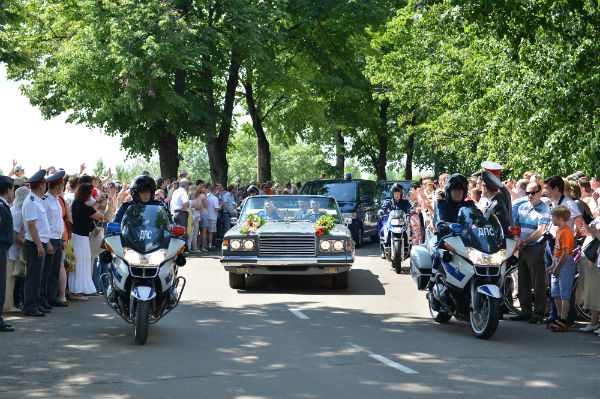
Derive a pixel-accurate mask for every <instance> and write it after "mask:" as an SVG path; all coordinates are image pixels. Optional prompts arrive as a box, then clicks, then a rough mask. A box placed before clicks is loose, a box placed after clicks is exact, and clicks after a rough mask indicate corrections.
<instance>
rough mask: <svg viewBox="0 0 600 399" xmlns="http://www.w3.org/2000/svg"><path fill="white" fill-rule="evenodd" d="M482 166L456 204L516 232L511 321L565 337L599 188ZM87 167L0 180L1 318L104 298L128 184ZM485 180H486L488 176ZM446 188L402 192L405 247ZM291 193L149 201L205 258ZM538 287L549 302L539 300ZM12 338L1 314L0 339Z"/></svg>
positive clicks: (255, 189)
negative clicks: (248, 217)
mask: <svg viewBox="0 0 600 399" xmlns="http://www.w3.org/2000/svg"><path fill="white" fill-rule="evenodd" d="M490 165H491V166H490ZM484 166H486V165H484ZM487 166H488V168H487V170H486V171H484V172H478V173H475V174H473V175H472V176H471V177H470V178H469V179H465V181H464V185H465V187H464V189H465V190H464V191H465V197H466V200H472V201H474V202H475V203H476V204H477V206H478V207H479V208H481V209H482V211H485V210H486V209H492V210H493V211H494V212H495V213H496V215H497V216H498V218H499V219H500V221H501V224H502V228H503V229H505V230H506V229H507V228H508V226H509V225H516V226H519V227H520V228H521V234H520V235H519V236H518V237H515V240H516V241H517V245H518V248H519V260H518V262H519V263H518V268H519V281H518V289H519V292H518V297H519V300H520V305H521V313H519V314H518V315H517V316H515V317H514V319H515V320H526V321H529V322H531V323H546V324H548V325H549V326H551V328H552V329H553V331H564V330H566V329H567V328H568V327H569V326H570V325H572V324H573V321H574V312H573V309H572V307H573V306H572V305H573V301H572V295H573V292H572V280H573V276H574V274H575V262H574V260H573V251H574V249H575V242H576V239H578V238H585V237H589V238H588V239H587V240H586V243H587V242H589V241H592V240H593V239H594V238H595V239H596V240H597V239H598V238H600V232H599V230H598V228H599V227H600V200H599V197H600V181H599V180H598V177H597V176H592V177H590V178H588V177H587V176H585V175H584V174H583V173H581V172H577V173H575V174H573V175H570V176H567V177H566V178H562V177H559V176H551V177H548V178H542V176H541V175H540V174H539V173H536V172H535V171H529V172H526V173H525V174H523V176H522V177H520V178H519V179H518V180H516V181H515V180H513V179H508V180H505V181H503V182H499V177H500V174H501V171H502V168H501V167H500V166H499V165H498V164H495V163H490V164H488V165H487ZM85 169H86V167H85V164H82V165H81V167H80V171H79V172H78V173H76V174H71V175H67V174H66V173H65V171H64V170H61V169H57V168H54V167H52V166H51V167H48V168H46V169H40V170H39V171H36V172H35V173H33V174H32V175H31V177H29V178H27V177H25V170H24V168H23V167H21V166H19V165H17V164H16V162H14V161H13V168H12V170H11V171H10V173H9V174H8V176H1V177H0V227H1V228H0V301H2V302H1V303H0V310H4V311H12V312H23V314H24V315H25V316H30V317H44V316H45V315H46V314H48V313H51V311H52V308H53V307H65V306H68V300H86V299H87V298H88V297H89V296H94V295H98V294H99V293H101V292H102V284H101V283H100V278H99V276H100V275H101V274H102V273H105V272H106V270H107V267H108V265H105V264H102V263H101V262H100V261H99V259H98V255H99V254H100V252H101V251H102V249H101V248H100V243H101V240H102V234H101V233H100V232H101V231H102V229H103V228H104V227H106V225H107V224H108V223H109V222H111V221H113V220H115V217H117V219H118V218H119V215H117V211H118V210H119V208H120V207H121V205H122V204H124V203H127V202H128V201H131V200H132V198H131V192H130V185H129V184H128V183H127V182H126V181H118V180H117V179H114V178H113V176H112V174H111V172H110V170H109V172H108V176H90V175H87V174H85ZM490 173H491V174H493V175H494V176H496V177H495V178H494V179H492V178H490ZM144 174H145V175H148V173H147V172H144ZM321 178H324V176H323V175H322V176H321ZM449 179H451V180H452V179H454V177H451V176H450V175H449V174H442V175H440V176H439V177H438V178H437V179H435V180H434V179H433V178H428V177H426V178H423V179H421V180H420V181H419V182H415V183H413V184H412V185H411V186H410V190H409V192H408V193H407V195H406V197H407V200H408V201H409V203H410V205H411V206H412V208H413V209H415V210H416V211H417V212H416V213H415V215H413V217H412V218H411V227H412V228H411V241H412V243H413V244H417V243H421V242H423V241H424V240H427V239H428V237H431V236H432V235H433V234H434V233H436V229H437V228H438V227H439V226H436V218H438V217H439V215H438V214H439V213H440V204H441V203H442V202H443V201H445V200H446V195H447V193H448V192H449V191H448V190H444V188H447V181H448V180H449ZM301 188H302V184H301V183H300V182H298V183H292V182H286V183H285V184H282V185H279V184H277V183H273V182H270V181H269V182H265V183H258V182H256V181H250V182H249V184H247V185H244V184H242V182H241V179H240V178H235V180H234V182H233V183H232V184H230V185H228V186H227V187H223V186H222V185H221V184H212V183H210V182H204V181H203V180H201V179H199V180H192V179H191V177H190V176H189V173H188V172H187V171H185V170H182V171H181V172H180V174H179V177H178V178H177V179H164V178H162V177H159V178H157V179H156V190H155V192H154V198H153V200H154V201H157V202H159V203H162V204H164V205H165V206H166V207H167V208H168V209H169V212H170V213H171V214H172V216H173V221H174V222H175V223H176V224H178V225H182V226H185V227H186V240H187V243H186V250H187V251H188V252H207V251H211V250H213V249H215V248H219V246H218V242H219V239H220V238H222V236H223V234H224V233H225V232H226V231H227V230H228V229H229V228H230V226H231V218H235V217H237V216H238V215H237V209H238V206H239V205H240V204H241V202H242V201H243V199H244V198H245V197H246V196H248V195H255V194H265V195H273V194H298V193H299V192H300V190H301ZM463 200H465V198H463ZM436 213H437V214H436ZM9 220H10V226H9V225H7V223H8V221H9ZM506 233H507V234H508V232H506ZM548 234H550V238H548ZM544 238H545V239H544ZM584 245H585V244H584ZM599 251H600V249H596V252H595V255H594V256H592V255H590V256H589V257H585V256H584V257H582V258H581V259H580V261H579V272H580V279H581V280H583V281H584V285H585V288H584V292H585V298H584V301H585V304H584V306H585V308H586V309H589V311H590V312H591V316H592V320H591V322H590V323H589V325H588V326H586V327H584V328H582V331H587V332H590V331H594V332H596V333H597V334H600V319H599V317H600V272H599V270H600V258H599V257H598V252H599ZM2 262H4V263H2ZM3 277H5V279H3ZM548 286H550V287H551V290H550V292H551V299H550V301H548V300H547V299H546V289H547V287H548ZM533 298H535V301H534V300H533ZM533 301H534V302H533ZM0 316H1V313H0ZM12 330H13V327H12V326H10V325H9V324H7V323H4V322H3V321H2V318H1V317H0V331H12Z"/></svg>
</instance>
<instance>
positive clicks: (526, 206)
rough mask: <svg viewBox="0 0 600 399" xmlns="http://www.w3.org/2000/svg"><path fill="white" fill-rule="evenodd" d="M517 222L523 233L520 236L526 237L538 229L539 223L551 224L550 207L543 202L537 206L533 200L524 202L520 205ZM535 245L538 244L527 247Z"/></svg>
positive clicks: (529, 245)
mask: <svg viewBox="0 0 600 399" xmlns="http://www.w3.org/2000/svg"><path fill="white" fill-rule="evenodd" d="M515 222H516V224H517V225H518V226H519V227H520V228H521V235H520V236H519V238H521V239H525V238H527V237H529V236H530V235H531V234H533V232H534V231H536V230H537V228H538V225H540V224H545V225H549V224H550V222H551V218H550V207H549V206H548V205H546V204H544V203H543V202H541V203H540V204H538V205H536V206H533V205H531V202H529V201H527V202H524V203H523V204H521V206H519V212H518V216H517V219H516V220H515ZM533 246H536V244H534V243H532V244H528V245H527V247H533Z"/></svg>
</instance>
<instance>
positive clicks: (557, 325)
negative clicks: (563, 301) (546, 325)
mask: <svg viewBox="0 0 600 399" xmlns="http://www.w3.org/2000/svg"><path fill="white" fill-rule="evenodd" d="M568 328H569V326H567V325H566V324H565V323H564V322H562V321H560V320H556V321H555V322H554V323H552V324H550V329H551V330H552V331H554V332H563V331H567V329H568Z"/></svg>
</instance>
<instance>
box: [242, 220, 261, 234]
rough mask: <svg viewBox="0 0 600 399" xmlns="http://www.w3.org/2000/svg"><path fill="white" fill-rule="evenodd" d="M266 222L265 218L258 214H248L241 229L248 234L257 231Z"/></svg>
mask: <svg viewBox="0 0 600 399" xmlns="http://www.w3.org/2000/svg"><path fill="white" fill-rule="evenodd" d="M263 224H265V219H263V218H261V217H259V216H256V215H248V217H247V218H246V220H245V221H244V223H243V224H242V228H241V229H240V233H242V234H248V233H256V231H257V230H258V229H260V227H261V226H262V225H263Z"/></svg>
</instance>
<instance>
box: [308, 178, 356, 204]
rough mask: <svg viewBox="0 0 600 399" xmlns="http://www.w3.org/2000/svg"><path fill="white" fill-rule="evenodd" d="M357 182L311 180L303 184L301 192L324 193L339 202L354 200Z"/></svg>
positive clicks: (310, 193)
mask: <svg viewBox="0 0 600 399" xmlns="http://www.w3.org/2000/svg"><path fill="white" fill-rule="evenodd" d="M357 184H358V183H357V182H355V181H347V182H335V183H327V182H319V181H315V182H311V183H309V184H307V185H306V186H305V189H304V190H303V192H302V194H309V195H326V196H329V197H333V198H335V199H336V200H338V201H339V202H355V201H356V195H357V191H358V190H357Z"/></svg>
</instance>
